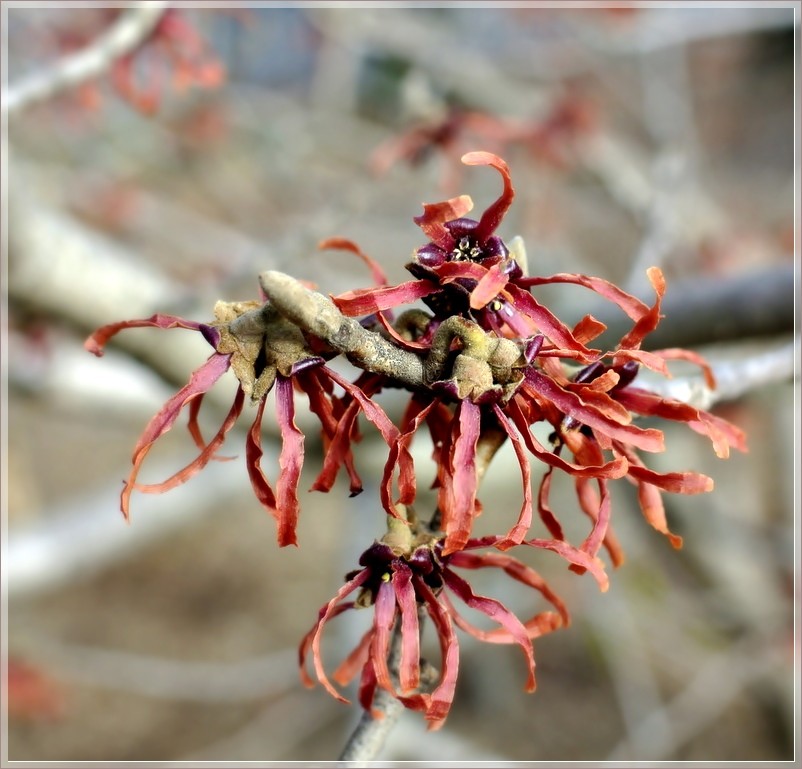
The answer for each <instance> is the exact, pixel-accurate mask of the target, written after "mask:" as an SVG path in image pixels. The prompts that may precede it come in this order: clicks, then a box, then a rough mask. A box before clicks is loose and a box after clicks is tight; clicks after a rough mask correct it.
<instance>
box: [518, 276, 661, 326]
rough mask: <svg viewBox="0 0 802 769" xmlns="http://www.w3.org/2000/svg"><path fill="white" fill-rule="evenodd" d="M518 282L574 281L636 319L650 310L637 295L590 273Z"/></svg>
mask: <svg viewBox="0 0 802 769" xmlns="http://www.w3.org/2000/svg"><path fill="white" fill-rule="evenodd" d="M517 283H518V285H520V286H522V287H525V288H529V287H531V286H542V285H545V284H550V283H572V284H574V285H578V286H584V287H585V288H589V289H590V290H591V291H595V292H596V293H597V294H599V296H602V297H604V298H605V299H609V300H610V301H611V302H613V303H615V304H617V305H618V306H619V307H620V308H621V309H622V310H623V311H624V312H625V313H626V314H627V315H628V316H629V317H630V318H631V319H632V320H634V321H639V320H640V319H641V318H643V317H644V316H645V315H647V314H648V312H649V306H648V305H646V304H644V303H643V302H641V300H640V299H638V298H637V297H634V296H632V294H629V293H627V292H626V291H624V290H623V289H621V288H619V287H618V286H616V285H615V283H611V282H610V281H609V280H604V278H594V277H591V276H589V275H581V274H578V273H571V272H560V273H557V274H556V275H551V276H549V277H532V278H528V277H527V278H521V279H520V280H518V281H517Z"/></svg>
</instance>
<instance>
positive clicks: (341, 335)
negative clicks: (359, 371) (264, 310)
mask: <svg viewBox="0 0 802 769" xmlns="http://www.w3.org/2000/svg"><path fill="white" fill-rule="evenodd" d="M259 282H260V283H261V285H262V288H263V289H264V291H265V293H266V294H267V295H268V297H270V301H271V303H272V305H273V306H274V307H275V308H276V309H277V310H278V311H279V312H280V313H281V314H282V315H283V316H284V317H285V318H287V319H288V320H291V321H292V322H293V323H295V324H296V325H297V326H299V327H300V328H301V329H303V330H304V331H306V332H307V333H309V334H313V335H314V336H316V337H318V338H319V339H322V340H324V341H325V342H326V343H327V344H329V345H331V346H332V347H333V348H334V349H335V350H337V352H341V353H343V354H345V355H346V356H347V357H348V359H349V360H350V361H351V362H352V363H354V364H355V365H358V366H359V367H360V368H363V369H365V370H366V371H372V372H374V373H376V374H387V375H388V376H391V377H393V379H396V380H398V381H400V382H403V383H404V384H409V385H412V386H413V387H420V386H421V385H422V384H423V383H424V371H423V361H422V359H421V358H419V357H418V356H417V355H415V354H414V353H411V352H407V351H406V350H402V349H400V348H398V347H396V346H395V345H394V344H393V343H392V342H389V341H388V340H386V339H385V338H384V337H382V336H379V334H375V333H373V332H372V331H368V330H367V329H366V328H364V327H363V326H362V325H361V324H360V323H359V322H358V321H356V320H354V319H353V318H346V317H345V316H344V315H343V314H342V313H341V312H340V311H339V310H338V309H337V307H336V306H335V305H334V302H332V301H331V299H328V298H327V297H325V296H323V294H319V293H317V292H316V291H311V290H310V289H308V288H306V287H305V286H304V285H303V284H302V283H300V282H299V281H297V280H295V278H291V277H290V276H289V275H285V274H284V273H281V272H277V271H275V270H268V271H267V272H263V273H262V274H261V275H260V276H259Z"/></svg>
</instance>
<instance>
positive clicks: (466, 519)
mask: <svg viewBox="0 0 802 769" xmlns="http://www.w3.org/2000/svg"><path fill="white" fill-rule="evenodd" d="M457 410H458V412H459V413H458V414H456V415H455V419H454V425H453V434H452V443H451V446H452V448H451V453H450V455H449V456H448V467H447V475H446V482H444V484H443V486H441V488H440V494H439V495H438V504H439V505H440V510H441V512H442V514H443V529H444V531H445V534H446V539H445V545H444V547H443V554H444V555H448V554H449V553H453V552H455V551H456V550H460V549H461V548H462V546H463V545H464V544H465V542H466V541H467V540H468V537H470V535H471V526H472V523H473V517H474V513H475V507H476V443H477V441H478V440H479V431H480V417H481V411H480V409H479V406H477V405H476V404H475V403H472V402H471V401H469V400H467V399H466V400H463V401H460V403H459V405H458V407H457Z"/></svg>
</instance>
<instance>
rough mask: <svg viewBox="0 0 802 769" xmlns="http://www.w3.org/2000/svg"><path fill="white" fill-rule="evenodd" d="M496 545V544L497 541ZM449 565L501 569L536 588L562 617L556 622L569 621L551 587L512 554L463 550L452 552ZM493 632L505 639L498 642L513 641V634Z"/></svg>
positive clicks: (527, 624)
mask: <svg viewBox="0 0 802 769" xmlns="http://www.w3.org/2000/svg"><path fill="white" fill-rule="evenodd" d="M496 546H498V543H497V544H496ZM449 566H459V567H461V568H464V569H484V568H495V569H503V570H504V572H505V573H506V574H507V575H509V576H510V577H512V578H513V579H514V580H516V581H517V582H520V583H521V584H523V585H526V586H527V587H531V588H532V589H534V590H537V591H538V592H539V593H540V594H541V595H542V596H543V597H544V598H545V599H546V600H547V601H548V602H549V603H550V604H551V605H552V606H553V607H554V608H555V609H556V610H557V612H558V615H559V617H560V618H561V619H562V622H560V623H558V624H563V625H568V623H569V621H570V618H569V615H568V609H566V607H565V604H564V603H563V602H562V600H561V599H560V598H559V596H558V595H557V594H556V593H555V592H554V591H553V590H552V589H551V587H550V586H549V584H548V583H547V582H546V580H544V579H543V577H541V576H540V575H539V574H538V573H537V572H536V571H535V570H534V569H533V568H531V567H530V566H527V565H526V564H524V563H521V561H519V560H517V559H516V558H513V557H512V556H509V555H504V554H502V553H493V552H490V553H472V552H469V551H465V550H463V551H462V552H460V553H454V555H453V556H452V557H451V560H450V561H449ZM533 620H534V618H533ZM537 625H538V622H537V621H532V622H531V625H530V623H524V626H525V627H527V628H528V629H530V630H531V629H534V628H535V627H537ZM493 634H496V635H497V636H498V637H502V636H503V637H504V638H505V639H506V640H504V641H498V643H512V642H513V641H514V639H513V636H511V635H510V634H509V633H508V632H506V631H501V633H499V630H494V631H491V635H493ZM529 637H530V638H535V637H536V636H533V635H531V633H530V635H529Z"/></svg>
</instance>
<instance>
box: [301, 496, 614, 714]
mask: <svg viewBox="0 0 802 769" xmlns="http://www.w3.org/2000/svg"><path fill="white" fill-rule="evenodd" d="M410 512H411V509H410ZM388 524H389V531H388V534H387V535H385V537H383V538H382V540H380V541H378V542H375V543H374V544H373V545H372V546H371V547H369V548H368V549H367V550H366V551H365V552H364V553H363V554H362V555H361V556H360V559H359V564H360V568H359V569H357V570H355V571H353V572H351V573H350V574H348V575H347V576H346V581H345V584H344V585H343V586H342V587H341V588H340V590H338V591H337V593H336V595H335V596H334V597H333V598H332V599H331V600H330V601H329V602H328V603H327V604H325V605H324V606H323V607H321V609H320V612H319V616H318V620H317V622H316V623H315V625H314V627H313V628H312V629H311V630H310V631H309V632H308V633H307V634H306V636H305V637H304V639H303V640H302V642H301V644H300V647H299V662H300V668H301V676H302V679H303V681H304V683H305V684H306V685H307V686H313V685H314V682H315V681H314V679H313V678H312V677H311V676H310V675H309V674H308V672H307V664H308V659H309V657H310V656H311V662H312V666H313V669H314V672H315V677H316V679H317V681H319V682H320V683H321V684H322V685H323V687H324V688H325V689H326V690H327V691H328V692H329V694H331V695H332V696H333V697H335V698H336V699H337V700H339V701H341V702H347V700H346V698H345V697H344V696H343V694H341V693H340V691H338V689H337V687H336V686H335V683H336V684H338V685H339V686H346V685H347V684H349V683H350V682H351V681H352V680H353V679H354V678H355V677H356V676H357V675H359V677H360V678H359V690H358V697H359V702H360V704H361V705H362V707H363V708H364V709H365V710H368V711H370V710H371V709H372V706H373V701H374V697H375V694H376V692H377V690H379V689H383V690H386V691H387V692H390V693H391V694H392V696H393V697H395V698H396V699H397V700H398V701H399V702H400V703H401V704H402V705H403V706H404V707H406V708H408V709H410V710H415V711H419V712H422V713H423V714H424V716H425V718H426V719H427V720H428V722H429V728H430V729H439V728H440V727H441V726H442V725H443V723H444V721H445V719H446V717H447V716H448V713H449V711H450V709H451V706H452V703H453V699H454V692H455V687H456V684H457V676H458V670H459V642H458V638H457V634H456V630H455V628H459V629H460V630H462V631H464V632H466V633H468V634H469V635H471V636H473V637H474V638H477V639H479V640H481V641H484V642H487V643H496V644H514V645H517V646H518V647H519V648H520V649H521V651H522V652H523V654H524V657H525V661H526V666H527V677H526V682H525V689H526V690H527V691H534V689H535V659H534V651H533V647H532V641H533V639H535V638H538V637H540V636H543V635H545V634H547V633H550V632H552V631H554V630H556V629H557V628H560V627H564V626H566V625H568V623H569V614H568V611H567V609H566V607H565V605H564V603H563V602H562V600H561V599H560V598H559V597H558V596H557V595H556V594H555V593H554V592H553V590H552V589H551V587H550V586H549V585H548V583H547V582H546V581H545V580H544V579H543V578H542V577H541V576H540V575H539V574H538V573H537V572H536V571H535V570H534V569H532V568H531V567H530V566H527V565H526V564H524V563H523V562H521V561H519V560H517V559H515V558H513V557H512V556H509V555H506V554H502V553H499V552H496V551H494V550H493V547H494V546H495V545H496V543H497V538H495V537H486V538H483V539H472V540H469V541H468V542H466V543H465V546H464V548H463V549H461V550H459V551H457V552H454V553H451V554H450V555H447V554H445V553H444V551H443V541H442V539H440V538H438V537H437V536H436V535H433V534H431V533H430V532H429V531H427V530H426V528H425V527H423V526H419V525H418V524H417V522H415V521H414V520H413V521H412V522H411V525H405V524H404V523H401V524H399V523H398V520H397V519H393V518H391V519H390V520H389V522H388ZM528 544H530V545H531V546H533V547H538V548H541V549H546V550H552V551H554V552H557V553H559V554H560V555H561V556H562V557H564V558H566V559H567V560H569V561H570V562H572V563H574V564H575V565H576V566H577V567H578V568H580V569H582V570H585V569H587V570H590V571H591V573H592V574H593V575H594V577H595V578H596V579H597V580H598V582H599V584H600V586H601V587H602V589H603V590H606V589H607V578H606V575H605V574H604V571H603V566H602V565H601V562H600V561H598V560H597V559H594V558H591V557H589V556H588V555H586V554H585V553H582V552H581V551H579V550H577V549H575V548H573V547H571V546H570V545H568V544H566V543H564V542H559V541H557V540H533V541H532V542H531V543H528ZM485 568H494V569H500V570H502V571H503V572H504V573H505V574H506V575H507V576H509V577H510V578H511V579H512V580H514V581H516V582H518V583H520V584H523V585H525V586H526V587H528V588H531V589H532V590H534V591H536V592H537V593H539V594H540V596H541V598H542V599H544V600H545V602H546V604H547V605H548V607H549V608H546V609H543V610H541V611H539V612H536V613H535V614H534V615H533V616H532V617H531V618H530V619H528V620H525V621H521V620H520V619H518V617H517V616H516V615H515V614H514V613H512V612H511V611H510V610H509V609H508V608H507V607H506V606H504V604H503V603H502V602H500V601H498V600H496V599H495V598H489V597H487V596H482V595H478V594H477V593H475V592H474V590H473V588H472V587H471V585H470V583H469V582H468V581H467V580H466V579H465V577H464V576H463V575H462V574H461V573H460V572H462V571H463V570H469V571H470V570H477V569H485ZM460 606H465V607H468V608H470V609H473V610H476V611H478V612H480V613H481V614H484V615H485V616H486V617H488V618H489V619H491V620H492V621H493V622H495V623H496V624H497V625H498V627H496V628H493V629H490V630H485V629H482V628H479V627H477V626H476V625H474V624H473V623H472V622H471V621H469V620H468V619H466V618H465V617H464V616H463V614H462V613H461V611H460V609H459V607H460ZM370 608H372V609H373V622H372V625H371V628H370V629H369V630H368V631H367V632H366V633H365V634H364V635H363V636H362V638H361V640H360V641H359V643H358V644H357V645H356V647H355V648H354V649H353V650H352V651H351V652H350V654H348V656H347V657H346V658H345V659H344V660H343V661H342V663H341V664H340V665H339V666H338V667H337V668H336V670H335V671H334V672H333V674H332V675H331V676H329V674H328V673H327V672H326V669H325V665H324V661H323V653H322V639H323V632H324V629H325V627H326V626H327V624H328V623H329V622H330V621H331V620H333V619H334V618H335V617H337V616H339V615H341V614H343V613H344V612H347V611H349V610H352V609H370ZM425 617H428V618H429V619H430V621H431V623H432V626H433V628H434V630H435V633H436V634H437V639H438V644H439V648H440V660H439V664H438V665H436V666H435V668H434V669H435V670H437V671H439V672H438V673H437V674H436V676H435V677H433V678H432V676H431V673H432V672H433V669H432V668H431V666H427V665H425V664H423V665H422V661H421V650H420V647H421V642H420V635H421V623H422V620H423V618H425ZM395 628H397V629H398V632H400V639H401V640H400V659H399V660H398V662H397V664H396V665H394V666H392V667H394V668H395V669H394V670H391V663H390V656H391V649H392V644H391V637H392V635H393V631H394V629H395ZM376 715H377V716H379V714H378V713H377V714H376Z"/></svg>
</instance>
